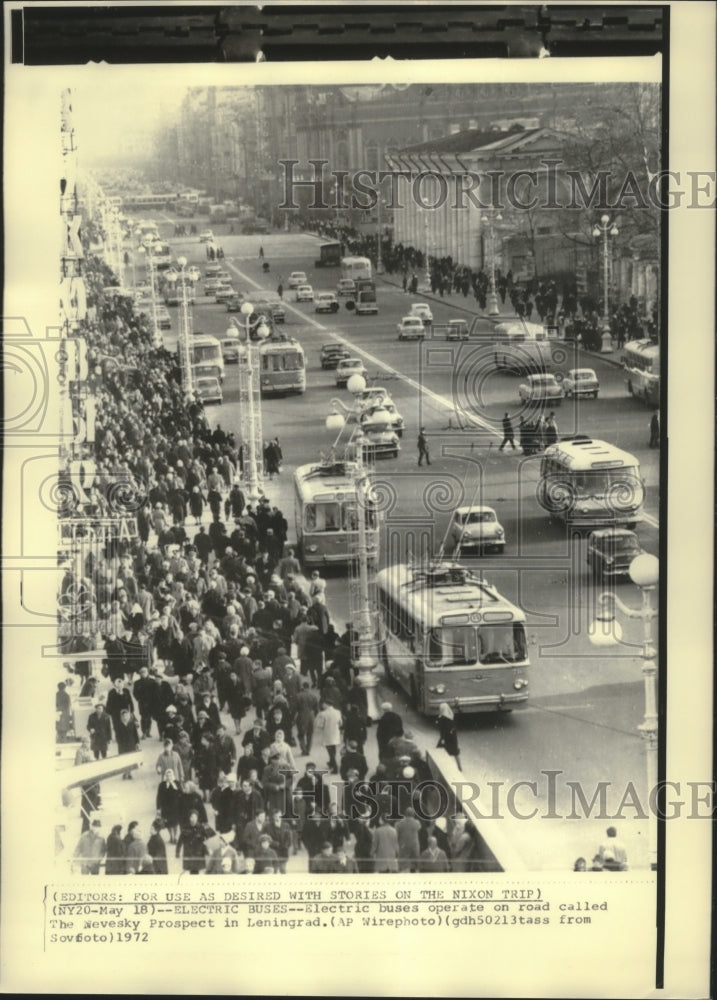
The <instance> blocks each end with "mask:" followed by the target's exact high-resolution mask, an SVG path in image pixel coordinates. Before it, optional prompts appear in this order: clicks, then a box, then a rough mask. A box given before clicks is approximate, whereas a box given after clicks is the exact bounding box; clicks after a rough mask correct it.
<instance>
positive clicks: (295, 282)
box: [289, 271, 307, 288]
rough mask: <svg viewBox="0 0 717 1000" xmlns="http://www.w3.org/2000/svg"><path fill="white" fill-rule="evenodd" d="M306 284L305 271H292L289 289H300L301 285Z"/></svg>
mask: <svg viewBox="0 0 717 1000" xmlns="http://www.w3.org/2000/svg"><path fill="white" fill-rule="evenodd" d="M306 283H307V279H306V273H305V272H304V271H292V272H291V274H290V275H289V288H298V287H299V285H305V284H306Z"/></svg>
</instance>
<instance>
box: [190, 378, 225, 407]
mask: <svg viewBox="0 0 717 1000" xmlns="http://www.w3.org/2000/svg"><path fill="white" fill-rule="evenodd" d="M194 389H195V391H196V393H197V396H198V397H199V398H200V399H201V401H202V402H203V403H223V402H224V394H223V392H222V387H221V385H220V383H219V379H218V378H217V377H216V376H215V375H200V376H199V377H198V378H196V379H195V380H194Z"/></svg>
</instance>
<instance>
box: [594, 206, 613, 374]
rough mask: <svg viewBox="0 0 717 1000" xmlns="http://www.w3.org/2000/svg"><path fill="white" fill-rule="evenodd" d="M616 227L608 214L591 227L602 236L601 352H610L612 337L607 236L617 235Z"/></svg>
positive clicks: (595, 234) (598, 235)
mask: <svg viewBox="0 0 717 1000" xmlns="http://www.w3.org/2000/svg"><path fill="white" fill-rule="evenodd" d="M618 232H619V230H618V228H617V226H616V225H614V223H613V224H611V223H610V216H609V215H603V216H601V218H600V223H599V224H598V223H596V224H595V227H594V228H593V236H594V237H595V238H596V239H599V238H600V237H601V236H602V238H603V244H602V296H603V298H602V347H601V348H600V353H601V354H612V337H611V335H610V244H609V242H608V236H617V235H618Z"/></svg>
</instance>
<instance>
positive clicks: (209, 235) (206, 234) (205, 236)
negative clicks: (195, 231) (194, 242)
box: [199, 229, 214, 243]
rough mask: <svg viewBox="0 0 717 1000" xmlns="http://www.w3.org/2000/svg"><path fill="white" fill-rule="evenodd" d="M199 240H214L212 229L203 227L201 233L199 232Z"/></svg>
mask: <svg viewBox="0 0 717 1000" xmlns="http://www.w3.org/2000/svg"><path fill="white" fill-rule="evenodd" d="M199 242H200V243H213V242H214V233H213V232H212V231H211V229H203V230H202V231H201V233H200V234H199Z"/></svg>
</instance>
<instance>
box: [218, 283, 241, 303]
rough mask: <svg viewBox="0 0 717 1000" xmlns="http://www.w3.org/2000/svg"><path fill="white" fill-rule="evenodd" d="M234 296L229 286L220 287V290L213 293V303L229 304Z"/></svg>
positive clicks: (234, 293)
mask: <svg viewBox="0 0 717 1000" xmlns="http://www.w3.org/2000/svg"><path fill="white" fill-rule="evenodd" d="M235 295H236V292H235V291H234V289H233V288H232V286H231V285H222V286H221V287H220V288H217V290H216V292H215V293H214V301H215V302H229V300H230V299H233V298H234V296H235Z"/></svg>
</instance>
